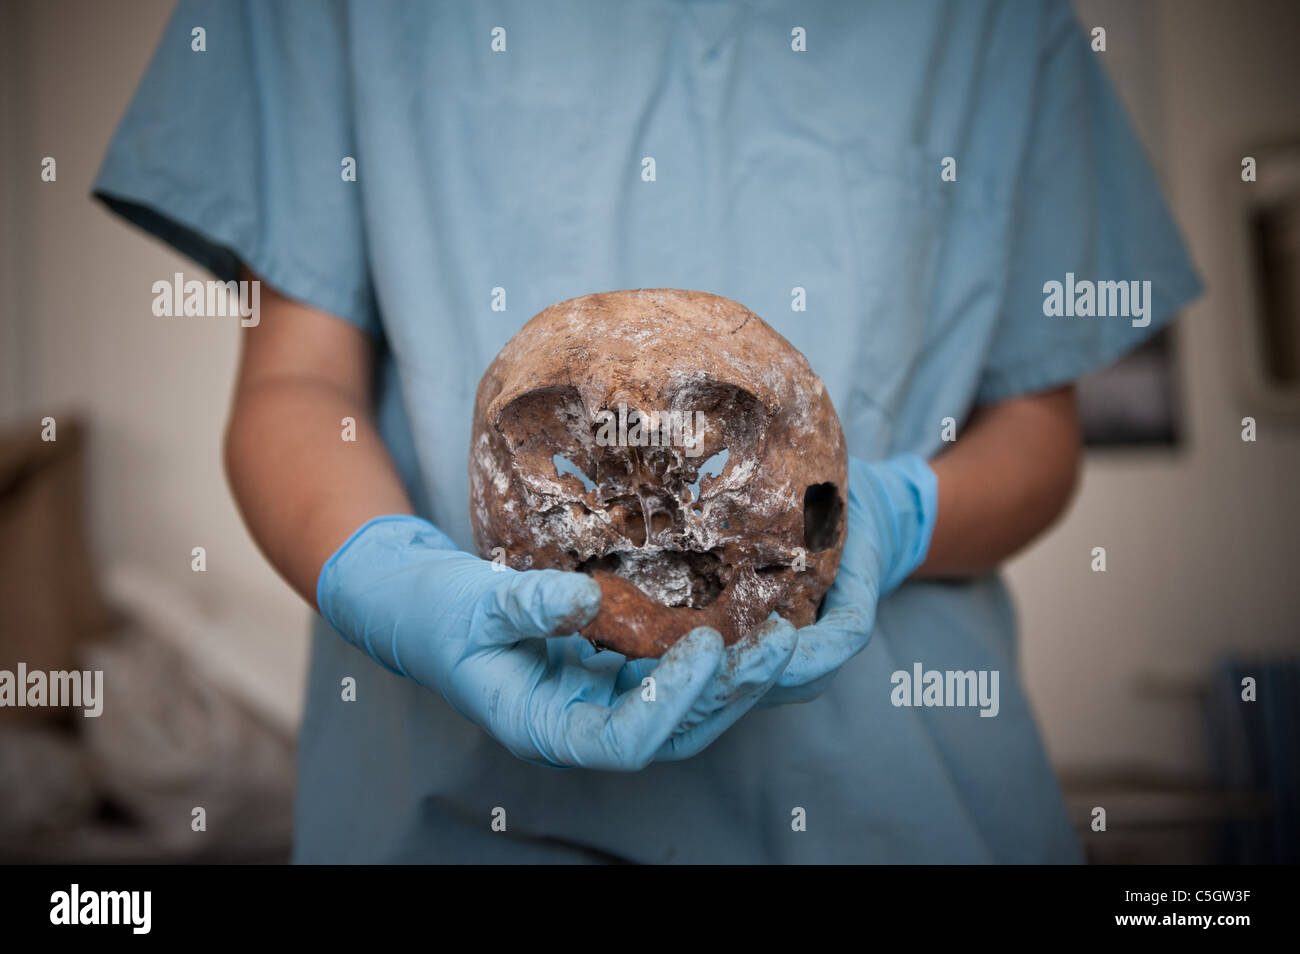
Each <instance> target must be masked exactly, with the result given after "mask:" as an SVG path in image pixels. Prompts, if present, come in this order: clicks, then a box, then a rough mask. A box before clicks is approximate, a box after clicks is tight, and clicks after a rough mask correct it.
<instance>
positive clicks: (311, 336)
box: [225, 273, 411, 606]
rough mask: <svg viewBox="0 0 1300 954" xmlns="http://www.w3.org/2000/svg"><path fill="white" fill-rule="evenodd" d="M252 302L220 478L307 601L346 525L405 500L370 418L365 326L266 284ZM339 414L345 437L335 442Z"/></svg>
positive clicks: (407, 508)
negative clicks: (351, 427)
mask: <svg viewBox="0 0 1300 954" xmlns="http://www.w3.org/2000/svg"><path fill="white" fill-rule="evenodd" d="M244 277H245V278H247V279H250V280H251V279H253V278H255V277H256V276H254V275H252V274H249V273H246V274H245V276H244ZM261 306H262V310H261V321H260V322H259V324H257V325H256V326H255V327H251V328H247V329H244V330H243V332H242V334H243V336H244V337H243V352H242V356H241V358H240V365H239V375H238V378H237V381H236V384H235V395H234V403H233V406H232V407H231V410H230V419H229V421H228V423H227V425H226V439H225V462H226V474H227V476H228V478H229V480H230V486H231V489H232V490H233V492H234V496H235V501H236V502H237V503H238V505H239V509H240V512H241V513H242V514H243V517H244V522H245V523H246V524H247V526H248V529H249V532H250V533H251V534H252V536H253V539H254V540H255V541H257V545H258V546H259V547H260V548H261V550H262V552H263V553H264V554H265V555H266V558H267V559H268V560H270V562H271V564H272V565H273V566H274V567H275V568H276V569H277V570H278V571H279V572H280V574H281V575H282V576H284V578H285V579H286V580H288V582H289V583H290V585H291V586H293V588H294V589H295V590H297V591H298V593H299V594H300V595H301V596H302V597H303V599H305V600H306V601H307V602H308V603H310V604H311V605H312V606H315V605H316V580H317V578H318V577H319V575H320V570H321V566H322V565H323V564H324V563H325V561H326V560H327V559H328V558H329V556H330V555H331V554H332V553H333V552H334V551H335V550H337V549H338V548H339V546H341V545H342V543H343V541H344V540H346V539H347V538H348V536H349V535H350V534H351V533H352V531H353V530H355V529H357V527H359V526H361V524H363V523H365V522H366V521H367V520H369V519H370V518H371V517H377V516H382V515H384V514H393V513H411V504H410V501H409V500H408V499H407V496H406V491H405V490H404V489H403V487H402V483H401V480H400V479H399V478H398V475H397V471H396V469H395V468H394V466H393V462H392V460H391V459H390V457H389V456H388V451H387V449H386V448H385V447H384V444H383V441H381V440H380V438H379V434H378V433H377V432H376V430H375V427H374V424H373V422H372V420H371V415H370V409H371V404H372V399H371V376H372V372H371V364H372V361H373V350H372V347H371V342H370V339H369V338H368V336H367V335H366V333H365V332H364V331H362V330H360V329H359V328H356V327H354V326H352V325H349V324H347V323H346V322H344V321H342V320H340V319H338V318H334V317H332V316H330V315H328V314H326V313H325V312H322V311H319V310H317V309H315V308H311V307H309V306H307V305H303V304H301V303H299V302H296V301H292V300H290V299H288V298H286V297H284V296H283V295H281V294H279V293H277V292H276V291H274V290H273V289H272V288H271V287H270V286H269V285H267V284H266V283H265V282H263V283H262V295H261ZM345 417H351V418H353V419H354V420H355V421H356V441H355V442H351V441H344V440H343V437H342V435H343V425H342V420H343V418H345Z"/></svg>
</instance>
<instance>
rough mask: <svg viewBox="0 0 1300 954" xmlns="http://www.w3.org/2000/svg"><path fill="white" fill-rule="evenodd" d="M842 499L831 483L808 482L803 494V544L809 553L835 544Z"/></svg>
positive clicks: (842, 504)
mask: <svg viewBox="0 0 1300 954" xmlns="http://www.w3.org/2000/svg"><path fill="white" fill-rule="evenodd" d="M843 513H844V501H843V499H842V498H841V497H840V492H839V489H838V488H837V487H836V486H835V485H834V484H831V483H826V484H810V485H809V486H808V489H807V490H805V491H804V494H803V545H804V546H805V547H806V548H807V549H808V551H809V552H810V553H818V552H820V551H822V550H829V549H830V548H831V547H833V546H835V543H836V541H837V539H838V537H839V531H840V516H841V515H842V514H843Z"/></svg>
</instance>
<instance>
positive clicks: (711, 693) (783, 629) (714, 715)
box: [619, 613, 798, 762]
mask: <svg viewBox="0 0 1300 954" xmlns="http://www.w3.org/2000/svg"><path fill="white" fill-rule="evenodd" d="M709 632H714V630H709ZM719 638H721V637H719ZM797 641H798V636H797V631H796V630H795V628H794V627H793V626H791V625H790V624H789V623H788V622H786V621H785V620H783V619H782V618H781V617H779V616H777V615H776V614H775V613H773V614H772V616H771V618H769V619H768V620H767V621H766V622H764V623H763V625H761V626H759V627H758V628H757V629H756V630H755V631H754V632H752V633H750V634H749V635H748V636H746V637H745V638H744V639H742V640H740V641H739V642H736V643H734V644H732V645H731V646H728V647H727V648H726V650H725V651H724V653H723V657H722V663H721V665H719V666H718V671H717V672H716V673H715V674H714V676H713V678H712V679H710V680H709V682H708V685H707V686H706V687H705V688H704V691H702V692H701V693H700V694H699V695H698V696H697V697H696V699H695V701H694V703H692V705H691V708H690V711H689V712H688V713H687V714H686V717H685V718H684V719H683V720H682V723H681V724H680V725H679V726H678V727H677V730H676V731H675V732H674V733H673V735H672V736H671V737H670V738H669V739H668V741H667V742H665V743H664V745H663V747H662V748H661V749H660V750H659V752H658V753H657V754H656V755H655V761H656V762H661V761H662V762H671V761H676V760H678V759H688V758H690V757H691V756H693V755H697V754H699V753H700V752H702V751H703V750H704V749H706V748H708V746H709V745H711V744H712V743H713V741H714V740H715V739H717V738H718V736H720V735H722V733H724V732H726V731H727V730H728V729H729V728H731V726H732V725H733V724H735V722H736V720H737V719H739V718H740V717H741V716H743V715H744V714H745V713H746V712H748V711H749V710H750V709H751V708H753V707H754V705H755V704H757V703H758V702H759V700H760V699H762V698H763V697H764V695H765V694H767V693H768V692H769V690H771V688H772V687H773V685H775V683H776V681H777V679H778V677H780V675H781V673H782V672H784V671H785V668H786V666H787V665H789V663H790V659H791V657H792V656H793V654H794V650H795V644H796V643H797ZM679 645H680V644H679ZM676 648H677V647H676V646H674V647H673V649H676ZM668 655H671V652H670V653H668V654H665V655H664V657H663V658H665V659H667V658H668ZM656 664H658V660H654V659H633V660H630V661H629V662H628V663H627V665H626V666H624V667H623V671H622V672H621V673H620V674H619V685H620V686H632V685H636V684H639V683H640V681H641V680H642V678H644V676H645V675H646V673H649V672H652V671H653V670H654V667H655V666H656Z"/></svg>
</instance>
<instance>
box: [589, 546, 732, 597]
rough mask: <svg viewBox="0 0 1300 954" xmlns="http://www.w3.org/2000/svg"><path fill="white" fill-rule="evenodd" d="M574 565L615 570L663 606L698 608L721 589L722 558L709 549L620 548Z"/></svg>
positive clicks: (715, 595) (607, 570) (590, 569)
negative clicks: (620, 549)
mask: <svg viewBox="0 0 1300 954" xmlns="http://www.w3.org/2000/svg"><path fill="white" fill-rule="evenodd" d="M577 568H578V571H579V572H582V573H590V572H591V571H593V570H604V571H606V572H607V573H614V574H617V575H618V576H621V577H623V579H625V580H627V581H628V582H629V583H631V584H632V585H633V586H635V587H636V588H637V589H639V590H640V591H641V592H642V593H644V594H645V595H646V596H648V597H650V598H651V599H652V600H655V601H656V602H658V603H662V604H663V605H664V606H689V607H692V608H694V609H700V608H701V607H705V606H708V605H709V604H710V603H712V602H713V601H714V600H716V599H717V598H718V596H719V595H720V594H721V593H722V590H723V583H722V560H721V558H720V557H719V555H718V552H716V551H712V550H711V551H708V552H705V553H700V552H695V551H688V550H622V551H616V552H611V553H605V554H601V555H600V556H594V557H591V558H590V559H587V560H584V561H583V562H581V563H579V564H578V567H577Z"/></svg>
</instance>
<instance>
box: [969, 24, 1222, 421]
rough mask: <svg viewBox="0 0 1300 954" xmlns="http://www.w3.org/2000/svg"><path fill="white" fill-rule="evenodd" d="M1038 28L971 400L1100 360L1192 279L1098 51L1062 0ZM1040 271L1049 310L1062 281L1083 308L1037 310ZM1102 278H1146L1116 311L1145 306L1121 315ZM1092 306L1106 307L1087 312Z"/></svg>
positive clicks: (1047, 381)
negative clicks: (1032, 84) (1005, 253)
mask: <svg viewBox="0 0 1300 954" xmlns="http://www.w3.org/2000/svg"><path fill="white" fill-rule="evenodd" d="M1042 37H1043V40H1042V43H1041V45H1040V53H1039V63H1038V69H1037V74H1038V81H1037V88H1036V91H1035V96H1034V104H1035V105H1034V107H1033V116H1032V118H1031V120H1030V127H1029V133H1028V137H1027V142H1026V146H1025V150H1026V151H1025V155H1024V158H1023V160H1022V162H1021V169H1020V174H1019V178H1018V182H1017V185H1016V190H1015V199H1014V201H1015V210H1014V216H1015V218H1014V227H1013V234H1012V239H1011V242H1010V250H1011V259H1010V267H1009V268H1008V273H1007V281H1008V284H1007V286H1006V294H1005V297H1004V301H1003V308H1002V311H1001V313H1000V315H999V318H998V323H997V326H996V328H995V330H994V334H993V338H992V343H991V346H990V349H989V352H988V354H987V356H986V359H985V365H984V368H983V371H982V375H981V379H980V384H979V389H978V393H977V397H976V400H977V401H978V402H981V403H984V402H989V401H996V400H1001V399H1003V398H1007V397H1013V396H1016V395H1018V394H1026V393H1032V392H1035V391H1042V390H1046V389H1048V388H1052V387H1056V386H1059V385H1063V384H1067V383H1069V382H1071V381H1073V380H1075V379H1077V378H1079V377H1081V376H1083V375H1084V374H1087V373H1088V372H1090V371H1094V370H1097V369H1099V368H1102V367H1104V366H1106V365H1108V364H1110V363H1112V362H1113V361H1115V360H1116V359H1118V358H1119V357H1120V356H1122V355H1123V354H1125V353H1127V352H1128V351H1131V350H1132V349H1134V348H1135V347H1137V346H1138V345H1139V344H1141V343H1142V342H1143V341H1144V340H1145V339H1146V338H1148V337H1149V336H1150V335H1151V334H1153V333H1154V332H1155V331H1157V330H1158V329H1159V328H1160V327H1162V326H1163V325H1165V324H1166V323H1167V322H1168V321H1169V320H1170V319H1171V318H1172V317H1173V315H1174V314H1175V312H1176V311H1177V310H1178V309H1179V308H1180V307H1181V306H1182V305H1183V304H1185V303H1186V302H1187V301H1189V300H1191V299H1193V298H1195V297H1196V296H1197V295H1198V294H1199V293H1200V291H1201V282H1200V279H1199V278H1198V276H1197V274H1196V270H1195V268H1194V267H1193V265H1192V263H1191V261H1190V259H1189V256H1188V253H1187V249H1186V247H1185V246H1184V244H1183V240H1182V238H1181V236H1180V235H1179V233H1178V228H1177V226H1176V225H1175V224H1174V221H1173V219H1172V217H1171V215H1170V212H1169V209H1168V207H1167V206H1166V204H1165V201H1164V198H1163V195H1162V193H1161V189H1160V184H1159V182H1158V181H1157V179H1156V176H1155V173H1154V171H1153V169H1152V167H1151V163H1150V162H1149V161H1148V159H1147V156H1146V153H1145V151H1144V150H1143V147H1142V144H1141V143H1140V142H1139V141H1138V139H1137V137H1136V135H1135V133H1134V131H1133V129H1132V127H1131V126H1130V124H1129V121H1128V117H1127V115H1126V113H1125V111H1124V107H1123V104H1122V103H1121V102H1120V100H1119V98H1118V96H1117V94H1116V92H1115V90H1114V89H1113V88H1112V86H1111V83H1110V80H1109V78H1108V77H1107V76H1106V74H1105V71H1104V70H1103V68H1102V66H1101V65H1100V62H1099V57H1100V56H1103V55H1104V54H1098V53H1094V52H1093V51H1092V49H1091V45H1090V44H1089V42H1088V38H1087V37H1086V36H1085V34H1084V33H1083V31H1082V30H1081V29H1080V28H1079V27H1078V25H1077V23H1076V22H1075V20H1074V17H1073V15H1072V14H1071V12H1070V9H1069V6H1068V4H1066V3H1064V2H1060V3H1054V4H1052V5H1051V7H1050V8H1049V16H1048V17H1047V23H1046V24H1045V26H1044V29H1043V31H1042ZM1070 276H1073V277H1072V278H1071V277H1070ZM1051 282H1057V283H1060V286H1061V289H1060V290H1061V296H1060V298H1059V299H1057V301H1059V302H1060V304H1061V306H1062V307H1061V310H1065V308H1066V306H1065V302H1064V299H1065V298H1066V297H1067V293H1068V291H1069V290H1070V289H1074V290H1075V294H1076V298H1075V299H1073V300H1077V301H1080V303H1081V307H1080V309H1079V310H1082V311H1087V310H1092V311H1094V314H1093V315H1092V316H1090V317H1080V316H1072V317H1067V316H1065V315H1058V314H1050V315H1049V313H1048V312H1056V311H1057V308H1056V302H1052V303H1049V295H1051V294H1052V293H1053V292H1054V291H1055V289H1054V288H1052V287H1051V286H1050V285H1049V283H1051ZM1085 282H1087V283H1092V284H1093V288H1092V290H1091V292H1092V294H1091V297H1092V302H1091V304H1090V303H1088V302H1087V300H1086V298H1085V299H1080V298H1078V297H1077V296H1088V295H1089V290H1088V289H1087V288H1086V286H1085V285H1084V284H1082V283H1085ZM1102 282H1108V283H1109V282H1124V283H1126V284H1127V286H1128V288H1129V289H1132V290H1136V291H1137V292H1138V293H1139V294H1142V293H1144V292H1145V291H1147V290H1149V297H1143V298H1137V299H1130V300H1129V302H1128V303H1127V312H1128V313H1134V314H1135V313H1136V310H1137V306H1138V305H1139V304H1141V306H1142V307H1143V308H1145V309H1146V311H1145V313H1144V314H1141V315H1136V314H1135V317H1134V318H1133V319H1132V320H1129V319H1128V318H1126V317H1123V314H1124V313H1125V310H1126V309H1125V307H1124V305H1125V302H1124V300H1123V296H1121V294H1120V292H1119V291H1117V290H1115V288H1114V286H1109V287H1107V288H1106V289H1105V292H1104V294H1103V295H1097V294H1096V290H1097V289H1096V286H1097V285H1098V284H1100V283H1102ZM1134 282H1136V283H1138V284H1136V285H1134V284H1133V283H1134ZM1145 282H1150V285H1149V286H1148V285H1144V284H1143V283H1145ZM1103 298H1104V299H1105V301H1106V304H1105V306H1099V305H1098V302H1099V301H1100V300H1102V299H1103ZM1116 306H1119V307H1116ZM1102 307H1104V308H1105V309H1106V310H1107V311H1109V312H1112V314H1110V315H1108V316H1105V317H1101V316H1098V315H1096V314H1095V312H1096V311H1099V310H1101V309H1102ZM1069 310H1071V311H1073V310H1074V309H1073V306H1069ZM1113 312H1120V315H1119V316H1115V315H1114V314H1113Z"/></svg>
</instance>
